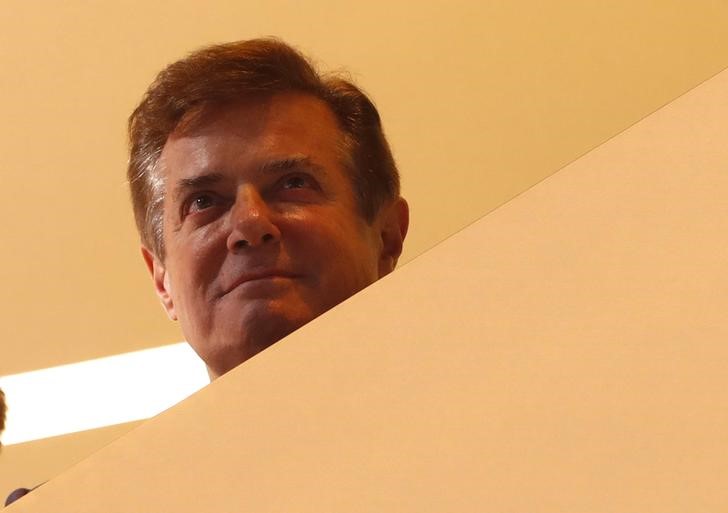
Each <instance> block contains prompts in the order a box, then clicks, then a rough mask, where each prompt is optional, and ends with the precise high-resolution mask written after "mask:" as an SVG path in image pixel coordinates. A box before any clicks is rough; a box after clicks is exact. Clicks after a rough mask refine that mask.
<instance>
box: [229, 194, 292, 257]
mask: <svg viewBox="0 0 728 513" xmlns="http://www.w3.org/2000/svg"><path fill="white" fill-rule="evenodd" d="M230 224H231V226H230V233H229V235H228V239H227V247H228V250H229V251H231V252H233V253H237V252H240V251H243V250H245V249H246V248H252V247H258V246H263V245H272V244H275V243H277V242H279V241H280V238H281V233H280V230H279V229H278V227H277V226H276V224H275V222H274V221H273V219H272V216H271V211H270V209H269V208H268V204H267V203H266V202H265V200H264V199H263V198H262V197H261V195H260V193H259V192H258V191H257V190H256V189H255V188H253V187H251V186H244V187H241V188H240V189H239V190H238V193H237V195H236V197H235V204H234V205H233V207H232V209H231V216H230Z"/></svg>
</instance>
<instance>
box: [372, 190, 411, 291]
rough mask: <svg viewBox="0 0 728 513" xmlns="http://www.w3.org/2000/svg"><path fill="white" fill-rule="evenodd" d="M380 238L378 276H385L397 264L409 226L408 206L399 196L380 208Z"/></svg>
mask: <svg viewBox="0 0 728 513" xmlns="http://www.w3.org/2000/svg"><path fill="white" fill-rule="evenodd" d="M380 222H381V238H382V252H381V254H380V257H379V277H380V278H381V277H382V276H385V275H387V274H389V273H391V272H392V271H394V268H395V267H396V266H397V260H398V259H399V256H400V255H401V254H402V244H403V243H404V239H405V237H406V236H407V229H408V228H409V206H408V205H407V201H405V199H404V198H402V197H399V198H397V199H396V200H394V201H393V202H392V203H391V204H389V205H388V206H385V207H384V208H383V210H382V217H381V218H380Z"/></svg>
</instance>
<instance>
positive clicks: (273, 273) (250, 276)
mask: <svg viewBox="0 0 728 513" xmlns="http://www.w3.org/2000/svg"><path fill="white" fill-rule="evenodd" d="M297 276H298V275H296V274H295V273H292V272H290V271H283V270H280V269H262V270H258V271H248V272H245V273H243V274H241V275H239V276H238V277H237V278H236V279H235V280H234V281H233V282H232V283H231V284H230V286H228V287H226V288H225V290H224V291H223V293H222V295H223V296H224V295H225V294H228V293H229V292H232V291H233V290H235V289H236V288H237V287H239V286H240V285H242V284H243V283H247V282H249V281H255V280H263V279H266V278H278V277H280V278H296V277H297Z"/></svg>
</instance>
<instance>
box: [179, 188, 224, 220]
mask: <svg viewBox="0 0 728 513" xmlns="http://www.w3.org/2000/svg"><path fill="white" fill-rule="evenodd" d="M218 202H219V200H218V198H217V196H215V195H214V194H212V193H209V192H203V193H199V194H195V195H193V196H191V197H190V198H189V199H188V200H187V202H186V204H185V206H184V208H183V215H184V216H185V217H186V216H187V215H189V214H194V213H196V212H201V211H203V210H207V209H208V208H211V207H214V206H215V205H216V204H217V203H218Z"/></svg>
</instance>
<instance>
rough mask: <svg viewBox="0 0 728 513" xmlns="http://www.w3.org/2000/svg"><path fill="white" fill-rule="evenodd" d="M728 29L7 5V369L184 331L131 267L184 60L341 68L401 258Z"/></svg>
mask: <svg viewBox="0 0 728 513" xmlns="http://www.w3.org/2000/svg"><path fill="white" fill-rule="evenodd" d="M726 22H728V4H726V3H725V2H720V1H717V0H716V1H699V2H688V1H684V0H683V1H676V0H660V1H654V2H636V3H635V2H628V1H626V0H624V1H615V2H608V3H607V2H581V1H559V2H551V3H544V2H538V1H523V2H499V3H490V2H475V1H473V2H445V1H442V2H433V1H424V2H419V3H417V4H412V3H410V2H400V3H392V2H367V3H361V2H359V3H356V4H354V3H352V4H347V3H344V2H338V1H336V2H334V1H328V0H319V1H317V2H306V3H301V2H293V1H290V2H284V1H271V2H265V3H261V4H260V5H259V4H255V3H250V2H245V3H241V2H223V1H217V2H215V1H213V2H208V3H205V4H204V5H203V4H202V3H201V2H192V1H186V2H148V1H146V0H145V1H126V2H101V1H99V2H90V1H81V0H70V1H67V2H63V3H62V5H61V3H60V2H59V3H56V2H50V1H48V2H41V1H35V2H33V1H31V2H26V1H22V2H21V1H19V0H5V1H4V2H2V6H0V70H2V80H1V81H0V83H1V84H2V86H1V87H2V95H0V112H2V115H3V121H2V122H1V123H0V155H2V158H1V159H0V162H1V167H0V180H1V182H0V183H2V190H3V191H4V193H5V194H4V197H3V201H2V202H0V218H2V220H3V222H2V223H0V241H2V248H3V251H2V253H1V254H0V259H2V261H1V263H2V265H0V281H1V282H2V284H3V286H2V287H0V305H2V309H1V310H0V311H1V312H2V313H1V314H0V338H1V339H2V340H3V342H2V344H3V345H2V353H1V356H0V375H4V374H9V373H15V372H21V371H25V370H30V369H35V368H40V367H46V366H51V365H57V364H61V363H67V362H72V361H78V360H83V359H87V358H92V357H98V356H102V355H107V354H113V353H119V352H125V351H130V350H134V349H140V348H143V347H150V346H155V345H160V344H164V343H169V342H174V341H177V340H179V339H180V337H181V336H180V334H179V332H178V330H177V328H176V326H174V325H172V324H170V323H169V322H168V321H167V320H166V317H165V316H164V315H163V314H162V312H161V309H160V308H159V307H158V306H157V304H156V300H155V298H154V296H153V293H152V290H151V287H150V286H149V284H148V283H147V277H146V275H145V271H144V269H143V267H142V264H141V260H140V258H139V252H138V249H137V242H136V241H137V237H136V234H135V232H134V228H133V223H132V220H131V214H130V209H129V206H128V201H127V191H126V187H125V184H124V163H125V159H126V156H125V134H124V124H125V119H126V116H127V115H128V113H129V112H130V110H131V109H132V108H133V106H134V104H135V102H136V101H137V100H138V99H139V97H140V95H141V93H142V92H143V90H144V88H145V86H146V85H147V84H148V82H149V81H150V80H151V79H152V77H153V76H154V74H155V73H156V71H158V70H159V69H160V67H162V66H163V65H164V64H165V63H167V62H169V61H171V60H173V59H176V58H178V57H180V56H181V55H183V54H184V53H185V52H187V51H189V50H190V49H193V48H195V47H197V46H200V45H203V44H207V43H211V42H217V41H227V40H231V39H239V38H247V37H253V36H258V35H269V34H273V35H278V36H281V37H283V38H284V39H286V40H287V41H289V42H291V43H294V44H296V45H298V46H299V47H300V48H301V49H302V50H304V51H305V52H308V53H310V54H311V55H313V56H315V57H316V58H317V59H318V60H319V61H320V63H321V64H322V65H324V67H325V68H329V69H330V68H338V67H346V68H347V69H349V70H350V71H351V73H352V75H353V76H354V78H355V79H356V80H358V81H359V83H360V84H361V85H362V86H363V87H364V88H365V89H366V90H367V91H368V92H370V93H371V95H372V96H373V98H374V99H375V101H376V103H377V104H378V105H379V107H380V109H381V111H382V115H383V118H384V123H385V128H386V130H387V133H388V135H389V137H390V141H391V143H392V146H393V149H394V152H395V156H396V158H397V160H398V162H399V164H400V167H401V170H402V176H403V183H404V192H405V195H406V196H407V197H408V198H409V200H410V203H411V207H412V228H411V232H410V237H409V240H408V245H407V248H406V252H405V255H404V260H405V261H407V260H410V259H412V258H413V257H414V256H416V255H417V254H419V253H421V252H422V251H424V250H426V249H427V248H429V247H431V246H432V245H434V244H435V243H437V242H438V241H440V240H442V239H443V238H445V237H446V236H447V235H449V234H450V233H452V232H453V231H455V230H457V229H459V228H461V227H462V226H464V225H466V224H467V223H469V222H471V221H472V220H474V219H475V218H477V217H479V216H481V215H483V214H484V213H486V212H488V211H490V210H491V209H493V208H494V207H495V206H497V205H499V204H501V203H503V202H504V201H506V200H508V199H509V198H511V197H513V196H514V195H516V194H518V193H519V192H521V191H523V190H524V189H526V188H528V187H529V186H531V185H532V184H534V183H535V182H537V181H539V180H540V179H542V178H543V177H545V176H548V175H549V174H551V173H553V172H554V171H556V170H557V169H559V168H560V167H561V166H563V165H564V164H566V163H568V162H569V161H571V160H573V159H574V158H575V157H577V156H578V155H580V154H583V153H584V152H585V151H587V150H589V149H590V148H593V147H594V146H596V145H598V144H600V143H601V142H603V141H604V140H606V139H607V138H609V137H611V136H612V135H614V134H616V133H618V132H619V131H621V130H622V129H624V128H625V127H627V126H629V125H630V124H632V123H633V122H635V121H636V120H637V119H640V118H641V117H643V116H644V115H646V114H648V113H649V112H652V111H653V110H654V109H656V108H657V107H659V106H661V105H663V104H664V103H666V102H668V101H670V100H671V99H673V98H675V97H676V96H678V95H679V94H681V93H683V92H684V91H686V90H688V89H690V88H691V87H693V86H694V85H696V84H697V83H699V82H700V81H702V80H704V79H705V78H707V77H709V76H711V75H713V74H714V73H716V72H718V71H719V70H720V69H722V68H723V67H724V66H726V64H728V33H727V32H726V31H725V27H726V26H727V25H726ZM39 465H42V462H40V463H39ZM39 474H42V472H40V471H39ZM19 484H32V483H19ZM0 492H2V490H0ZM0 495H1V493H0Z"/></svg>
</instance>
